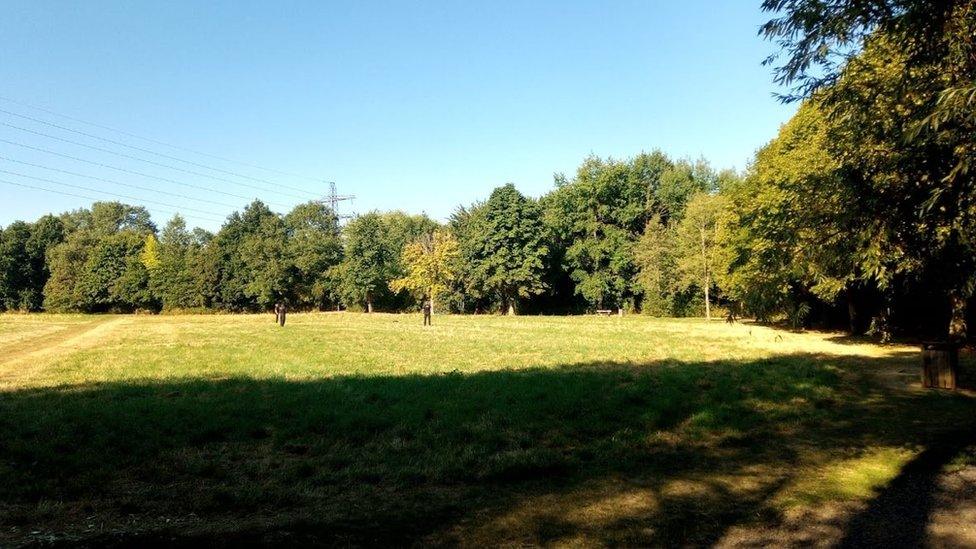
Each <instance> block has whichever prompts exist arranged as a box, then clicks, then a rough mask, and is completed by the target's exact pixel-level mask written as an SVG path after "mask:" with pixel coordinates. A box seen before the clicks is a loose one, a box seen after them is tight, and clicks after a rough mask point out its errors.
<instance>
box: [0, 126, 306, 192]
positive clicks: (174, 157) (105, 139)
mask: <svg viewBox="0 0 976 549" xmlns="http://www.w3.org/2000/svg"><path fill="white" fill-rule="evenodd" d="M0 113H4V114H7V115H10V116H16V117H18V118H23V119H24V120H30V121H32V122H36V123H38V124H44V125H45V126H50V127H52V128H57V129H59V130H64V131H66V132H71V133H74V134H77V135H83V136H85V137H89V138H91V139H97V140H99V141H102V142H105V143H111V144H113V145H117V146H119V147H125V148H127V149H132V150H136V151H140V152H144V153H148V154H152V155H155V156H159V157H161V158H167V159H169V160H175V161H177V162H183V163H184V164H189V165H191V166H196V167H198V168H205V169H208V170H213V171H215V172H220V173H223V174H227V175H233V176H235V177H240V178H243V179H250V180H251V181H258V182H261V183H267V184H269V185H274V186H276V187H281V188H285V189H290V190H293V191H297V192H301V193H305V194H308V195H313V196H315V195H316V193H313V192H311V191H307V190H305V189H300V188H298V187H291V186H289V185H284V184H282V183H278V182H274V181H268V180H267V179H261V178H260V177H252V176H249V175H245V174H242V173H237V172H233V171H230V170H224V169H221V168H215V167H213V166H208V165H207V164H200V163H199V162H193V161H192V160H186V159H183V158H179V157H177V156H171V155H168V154H163V153H161V152H157V151H154V150H151V149H145V148H142V147H137V146H135V145H130V144H128V143H123V142H121V141H116V140H114V139H109V138H107V137H102V136H100V135H95V134H91V133H88V132H83V131H81V130H76V129H74V128H69V127H66V126H62V125H60V124H54V123H53V122H48V121H47V120H42V119H40V118H34V117H33V116H27V115H24V114H20V113H16V112H12V111H8V110H6V109H0ZM11 127H16V126H11ZM18 129H20V128H18Z"/></svg>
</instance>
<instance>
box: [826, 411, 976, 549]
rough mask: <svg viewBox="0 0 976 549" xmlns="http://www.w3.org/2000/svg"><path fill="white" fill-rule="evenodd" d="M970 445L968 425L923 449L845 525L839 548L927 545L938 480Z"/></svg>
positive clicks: (973, 437) (974, 436)
mask: <svg viewBox="0 0 976 549" xmlns="http://www.w3.org/2000/svg"><path fill="white" fill-rule="evenodd" d="M972 444H976V429H973V426H972V425H970V426H968V427H967V428H966V429H962V430H959V431H957V432H952V433H948V434H946V435H944V436H942V437H941V438H940V439H939V440H938V441H936V442H934V443H932V444H930V445H929V446H928V447H926V448H925V449H924V450H923V451H922V452H920V453H919V454H918V456H916V457H915V458H914V459H912V460H911V461H910V462H909V463H908V464H906V465H905V466H904V467H903V468H902V469H901V471H900V472H899V474H898V476H897V477H895V478H894V479H893V480H892V481H891V482H890V483H888V485H887V486H885V487H884V489H882V490H881V491H880V493H879V494H878V495H877V496H876V497H875V498H873V499H872V500H871V502H870V503H869V505H868V507H867V508H866V509H864V511H862V512H860V513H858V514H857V515H856V516H855V517H854V518H853V519H852V520H851V521H850V522H849V523H848V525H847V528H846V530H845V534H844V538H843V539H842V540H841V543H840V547H849V548H854V547H923V546H925V545H927V544H926V538H927V532H926V529H927V527H928V524H929V520H930V515H931V513H932V512H933V510H934V504H935V491H936V488H937V487H938V481H939V478H940V476H941V475H942V473H943V470H944V468H945V467H946V466H947V465H948V464H949V463H950V462H951V461H952V459H953V458H954V457H956V456H957V455H959V454H960V453H961V452H962V451H964V450H965V449H966V448H967V447H968V446H970V445H972ZM970 541H971V540H970Z"/></svg>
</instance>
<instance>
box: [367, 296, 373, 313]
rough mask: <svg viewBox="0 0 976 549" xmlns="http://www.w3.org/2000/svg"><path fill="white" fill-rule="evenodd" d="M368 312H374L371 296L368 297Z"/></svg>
mask: <svg viewBox="0 0 976 549" xmlns="http://www.w3.org/2000/svg"><path fill="white" fill-rule="evenodd" d="M366 312H367V313H372V312H373V299H372V298H369V297H367V298H366Z"/></svg>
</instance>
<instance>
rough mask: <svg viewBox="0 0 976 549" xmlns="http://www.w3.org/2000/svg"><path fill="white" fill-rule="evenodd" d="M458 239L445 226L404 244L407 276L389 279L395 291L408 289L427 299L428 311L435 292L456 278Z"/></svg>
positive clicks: (431, 305) (442, 289)
mask: <svg viewBox="0 0 976 549" xmlns="http://www.w3.org/2000/svg"><path fill="white" fill-rule="evenodd" d="M458 257H459V254H458V242H457V240H456V239H455V238H454V235H452V234H451V233H449V232H447V231H444V230H436V231H434V232H433V234H427V235H424V236H422V237H420V238H418V239H416V240H414V241H413V242H410V243H409V244H407V245H406V246H405V247H404V248H403V256H402V262H403V265H404V267H405V268H406V271H407V273H406V276H404V277H402V278H397V279H395V280H393V281H392V282H390V289H392V290H393V291H394V292H399V291H401V290H407V291H410V292H413V293H415V294H418V295H420V296H427V298H428V299H430V307H431V311H433V309H434V300H435V299H436V297H437V295H438V294H442V293H444V291H446V290H447V288H448V285H449V284H450V283H451V282H453V281H454V280H455V279H456V278H457V276H458V275H457V273H458V268H457V263H458Z"/></svg>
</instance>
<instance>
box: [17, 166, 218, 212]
mask: <svg viewBox="0 0 976 549" xmlns="http://www.w3.org/2000/svg"><path fill="white" fill-rule="evenodd" d="M0 160H4V161H6V162H13V163H16V164H21V165H24V166H30V167H32V168H40V169H42V170H48V171H52V172H57V173H62V174H65V175H70V176H73V177H83V178H85V179H91V180H93V181H102V182H104V183H110V184H112V185H119V186H122V187H130V188H133V189H138V190H140V191H149V192H151V193H159V194H165V195H168V196H173V197H176V198H182V199H184V200H193V201H195V202H204V203H207V204H213V205H215V206H223V207H225V208H237V206H235V205H233V204H225V203H223V202H216V201H213V200H207V199H206V198H195V197H192V196H187V195H185V194H179V193H173V192H169V191H161V190H159V189H154V188H152V187H143V186H141V185H133V184H131V183H122V182H121V181H116V180H114V179H106V178H104V177H98V176H95V175H86V174H83V173H78V172H72V171H68V170H62V169H60V168H52V167H50V166H43V165H41V164H34V163H33V162H24V161H23V160H14V159H13V158H8V157H6V156H2V155H0Z"/></svg>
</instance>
